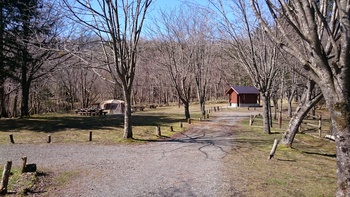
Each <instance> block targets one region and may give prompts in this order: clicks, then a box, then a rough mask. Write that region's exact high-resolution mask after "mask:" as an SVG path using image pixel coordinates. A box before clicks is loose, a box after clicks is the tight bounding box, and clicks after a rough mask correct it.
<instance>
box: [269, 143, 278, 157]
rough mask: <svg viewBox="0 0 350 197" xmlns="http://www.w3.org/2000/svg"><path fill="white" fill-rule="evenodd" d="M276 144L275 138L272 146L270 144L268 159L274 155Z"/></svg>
mask: <svg viewBox="0 0 350 197" xmlns="http://www.w3.org/2000/svg"><path fill="white" fill-rule="evenodd" d="M277 145H278V140H277V139H275V141H274V142H273V146H272V149H271V152H270V155H269V159H271V158H272V157H273V156H274V155H275V153H276V149H277Z"/></svg>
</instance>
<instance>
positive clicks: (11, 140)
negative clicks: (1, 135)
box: [10, 134, 15, 144]
mask: <svg viewBox="0 0 350 197" xmlns="http://www.w3.org/2000/svg"><path fill="white" fill-rule="evenodd" d="M10 142H11V143H12V144H14V143H15V141H14V140H13V135H12V134H10Z"/></svg>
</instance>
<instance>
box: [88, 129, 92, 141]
mask: <svg viewBox="0 0 350 197" xmlns="http://www.w3.org/2000/svg"><path fill="white" fill-rule="evenodd" d="M91 141H92V131H90V133H89V142H91Z"/></svg>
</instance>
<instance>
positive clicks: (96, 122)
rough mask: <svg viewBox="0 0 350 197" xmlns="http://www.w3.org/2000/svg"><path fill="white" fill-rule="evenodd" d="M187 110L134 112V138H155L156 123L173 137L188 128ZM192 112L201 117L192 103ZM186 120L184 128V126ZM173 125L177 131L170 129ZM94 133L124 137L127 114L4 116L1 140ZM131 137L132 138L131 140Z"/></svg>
mask: <svg viewBox="0 0 350 197" xmlns="http://www.w3.org/2000/svg"><path fill="white" fill-rule="evenodd" d="M183 114H184V113H183V112H182V109H181V108H180V109H179V108H178V107H162V108H161V109H146V110H145V111H139V112H135V113H133V115H132V124H133V134H134V135H133V136H134V139H133V140H131V141H135V142H136V141H145V140H155V139H157V138H158V137H157V136H156V135H155V134H156V133H155V127H156V126H160V127H161V131H162V136H163V137H169V136H171V135H173V134H174V133H177V132H181V131H183V129H184V128H185V126H186V124H185V122H186V121H185V120H184V115H183ZM191 115H192V117H193V118H194V119H198V118H199V112H198V110H196V108H195V107H192V111H191ZM180 122H184V128H180V126H179V125H180ZM170 126H173V129H174V132H170ZM90 131H92V133H93V142H92V143H100V144H115V143H119V142H121V141H123V140H122V137H123V116H122V115H107V116H79V115H76V114H61V115H57V114H45V115H35V116H31V117H29V118H25V119H0V144H8V143H10V141H9V135H10V134H12V135H13V136H14V141H15V143H22V144H26V143H30V144H35V143H45V142H46V141H47V136H48V135H50V136H51V140H52V143H79V142H87V141H88V140H89V133H90ZM129 141H130V140H129Z"/></svg>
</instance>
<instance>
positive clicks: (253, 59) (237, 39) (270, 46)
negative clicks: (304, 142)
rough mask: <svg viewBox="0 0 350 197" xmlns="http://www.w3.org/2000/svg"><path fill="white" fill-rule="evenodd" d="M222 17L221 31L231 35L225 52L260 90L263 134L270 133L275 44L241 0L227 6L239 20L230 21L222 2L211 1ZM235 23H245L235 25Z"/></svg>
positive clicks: (275, 72)
mask: <svg viewBox="0 0 350 197" xmlns="http://www.w3.org/2000/svg"><path fill="white" fill-rule="evenodd" d="M212 4H213V5H214V6H216V8H217V10H218V11H219V12H220V14H221V16H222V17H223V22H222V31H223V32H225V33H226V35H227V36H228V37H229V38H230V40H229V39H224V42H227V43H228V47H229V50H228V53H229V54H230V56H231V58H232V60H234V62H235V63H238V64H239V65H240V66H243V67H244V68H245V70H246V71H247V73H248V74H249V76H250V79H251V80H252V82H253V83H254V85H255V86H256V88H257V89H258V90H259V92H260V96H261V99H262V105H263V126H264V132H265V133H268V134H269V133H271V130H270V127H271V104H270V99H271V95H272V87H273V83H274V81H275V79H276V76H277V74H278V71H279V68H280V67H279V66H278V64H277V60H278V56H279V51H278V47H277V45H276V44H274V43H272V42H270V40H269V38H268V37H267V36H266V35H265V33H264V32H263V31H262V29H261V28H260V27H259V26H257V25H255V24H254V23H252V22H254V21H250V20H251V19H250V18H249V17H248V15H249V10H248V6H247V5H246V3H245V1H244V0H239V1H236V2H234V3H232V5H231V6H230V8H231V11H232V13H234V14H235V16H236V18H237V19H240V20H239V21H235V22H233V21H231V20H230V18H229V14H228V13H227V10H226V9H225V7H226V6H224V4H223V2H222V1H220V0H219V1H217V3H216V2H212ZM236 25H241V26H244V28H242V27H238V26H236Z"/></svg>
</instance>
